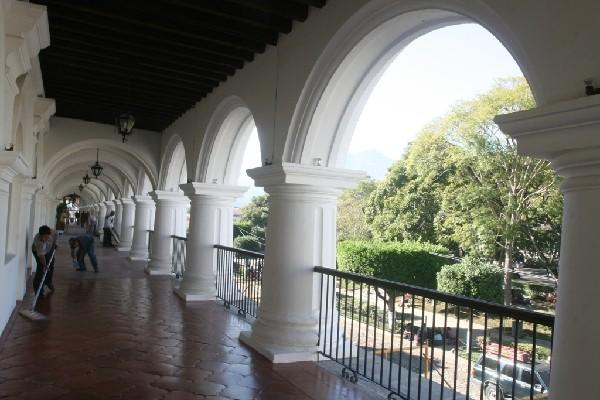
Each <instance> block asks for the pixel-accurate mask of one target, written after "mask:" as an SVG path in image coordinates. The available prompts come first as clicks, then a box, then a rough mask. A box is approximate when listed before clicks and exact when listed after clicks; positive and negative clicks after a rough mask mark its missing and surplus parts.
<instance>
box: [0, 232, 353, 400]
mask: <svg viewBox="0 0 600 400" xmlns="http://www.w3.org/2000/svg"><path fill="white" fill-rule="evenodd" d="M62 243H63V245H62V248H61V249H60V251H59V253H58V263H57V269H56V273H55V276H54V285H55V287H56V291H55V293H53V294H51V295H48V296H47V297H46V298H44V299H43V301H42V303H41V304H40V306H39V307H38V310H39V311H41V312H43V313H44V314H46V315H48V316H49V317H50V320H49V321H47V322H31V321H29V320H26V319H24V318H22V317H20V316H17V319H16V321H15V323H14V325H13V326H12V328H11V330H10V331H9V333H8V339H7V341H6V343H5V344H4V346H3V348H1V349H0V398H2V399H5V398H8V399H78V400H94V399H144V400H149V399H362V398H365V397H363V395H362V394H361V393H360V392H359V391H357V388H355V387H354V386H353V385H351V384H349V383H346V382H344V381H342V380H340V379H339V378H338V377H337V376H334V375H331V374H329V373H328V372H326V371H324V370H322V369H320V368H319V367H318V366H316V365H315V364H313V363H296V364H288V365H272V364H271V363H269V362H267V361H266V360H265V359H263V358H262V357H261V356H260V355H258V354H257V353H254V352H253V351H252V350H250V349H249V348H247V347H245V346H243V345H242V344H240V342H239V341H238V339H237V338H238V334H239V332H240V331H241V330H246V329H248V328H249V324H248V323H247V322H246V321H245V320H244V319H242V318H240V317H238V316H237V315H235V314H234V313H231V312H228V311H226V310H225V309H224V308H223V307H222V306H221V305H219V304H217V303H216V302H202V303H200V304H191V305H190V304H188V305H185V304H184V303H182V302H181V301H180V300H179V299H178V298H177V297H175V296H174V295H173V293H172V288H173V282H172V280H171V278H169V277H152V278H149V277H147V276H146V275H145V274H144V273H143V264H142V263H132V262H129V261H127V260H126V258H125V256H124V255H123V254H122V253H121V254H120V253H117V252H115V251H114V250H112V249H102V248H101V247H98V256H99V263H100V273H99V274H94V273H93V272H91V271H88V272H76V271H74V270H73V269H72V267H71V266H70V260H69V257H68V253H67V249H66V245H65V243H66V240H65V239H63V240H62ZM90 267H91V266H89V265H88V268H90ZM90 269H91V268H90ZM29 304H30V298H29V297H28V298H27V299H25V301H24V305H25V306H28V305H29Z"/></svg>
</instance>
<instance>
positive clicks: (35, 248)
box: [31, 225, 58, 295]
mask: <svg viewBox="0 0 600 400" xmlns="http://www.w3.org/2000/svg"><path fill="white" fill-rule="evenodd" d="M57 247H58V245H57V235H56V232H54V231H52V229H50V227H49V226H47V225H42V226H40V228H39V229H38V234H37V235H35V237H34V238H33V244H32V245H31V251H32V252H33V257H34V258H35V262H36V264H37V267H36V269H35V276H34V277H33V290H34V291H36V292H37V290H38V288H39V287H40V284H41V285H42V291H41V292H40V295H43V294H44V288H43V285H46V287H48V289H50V290H51V291H54V285H53V284H52V274H53V273H54V260H52V262H51V263H50V258H51V257H52V252H53V250H54V249H56V248H57ZM48 263H50V265H48ZM48 268H49V270H48V273H47V274H46V279H45V280H44V282H42V277H43V276H44V272H45V271H46V270H47V269H48Z"/></svg>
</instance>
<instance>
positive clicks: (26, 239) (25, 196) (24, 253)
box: [16, 180, 37, 299]
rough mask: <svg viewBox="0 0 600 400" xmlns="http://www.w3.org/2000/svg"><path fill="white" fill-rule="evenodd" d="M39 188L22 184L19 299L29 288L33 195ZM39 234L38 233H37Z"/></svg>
mask: <svg viewBox="0 0 600 400" xmlns="http://www.w3.org/2000/svg"><path fill="white" fill-rule="evenodd" d="M36 188H37V184H36V183H33V182H31V180H26V181H25V182H23V183H22V184H21V199H20V203H21V209H20V213H19V220H18V221H19V223H18V226H17V228H18V229H19V233H18V237H19V240H18V246H17V249H16V250H17V256H18V257H19V276H18V278H17V298H19V299H22V298H23V296H25V293H26V290H27V287H26V282H27V270H28V268H29V265H30V264H31V258H32V257H31V242H32V241H33V237H34V234H33V232H32V224H31V218H32V217H33V215H32V213H31V209H32V207H31V203H32V200H33V193H34V192H35V190H36ZM36 233H37V232H36Z"/></svg>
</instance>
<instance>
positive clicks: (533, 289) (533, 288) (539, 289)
mask: <svg viewBox="0 0 600 400" xmlns="http://www.w3.org/2000/svg"><path fill="white" fill-rule="evenodd" d="M554 291H555V289H554V288H553V287H552V286H547V285H536V284H534V283H526V284H524V285H523V292H524V293H525V295H526V296H527V297H529V298H531V299H537V300H544V299H545V298H546V294H548V293H554Z"/></svg>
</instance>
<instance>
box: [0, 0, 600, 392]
mask: <svg viewBox="0 0 600 400" xmlns="http://www.w3.org/2000/svg"><path fill="white" fill-rule="evenodd" d="M17 3H20V2H16V3H15V4H17ZM13 7H17V8H19V10H20V8H21V7H23V6H22V5H21V4H19V5H17V6H14V5H13ZM522 7H524V9H523V10H522V11H523V13H522V15H537V16H538V18H537V19H535V18H530V19H528V20H527V21H526V22H524V21H523V20H521V19H520V18H519V17H518V16H515V14H514V13H513V12H512V9H511V7H510V4H506V3H502V2H496V1H493V0H478V1H472V2H464V1H460V0H446V1H442V0H428V1H426V2H423V1H417V0H373V1H362V0H361V1H355V2H347V1H344V0H331V1H330V2H329V4H328V6H327V7H324V8H323V9H322V10H319V11H317V12H315V13H314V15H311V18H310V19H309V20H308V21H307V22H306V23H305V24H301V25H299V26H298V27H297V29H295V30H294V32H293V33H292V34H290V35H288V36H286V37H282V38H281V40H280V42H279V44H278V46H277V47H271V48H268V49H267V50H266V51H265V53H264V54H262V55H260V56H258V57H257V58H256V59H255V60H254V61H253V62H251V63H248V64H247V65H246V66H245V67H244V68H243V69H242V70H240V71H238V73H236V74H235V75H234V76H232V77H230V78H229V79H228V80H227V82H225V83H223V84H222V85H221V86H220V87H218V88H217V89H216V90H215V91H214V92H213V93H211V95H210V96H208V97H207V98H206V99H204V100H203V101H202V102H201V103H198V104H197V105H196V106H195V107H193V108H192V109H190V110H189V111H188V112H186V113H185V114H184V115H182V116H181V117H180V118H179V119H178V120H176V121H174V122H173V124H172V125H171V126H170V127H169V128H167V129H166V130H165V131H164V132H160V133H159V132H137V133H136V135H137V136H138V138H135V137H134V138H132V142H131V143H130V144H125V145H122V144H120V143H118V142H117V141H115V140H114V138H113V139H110V135H111V134H112V132H111V129H110V127H98V126H95V125H98V124H95V125H94V126H92V125H86V124H87V123H84V122H82V121H79V122H77V121H76V122H73V121H66V120H65V119H61V118H52V120H51V121H50V123H48V120H49V119H50V116H51V115H52V113H53V107H54V105H53V103H52V102H51V101H50V100H48V99H44V98H42V97H39V94H41V92H40V91H39V90H38V93H35V96H32V95H31V94H32V93H34V92H35V90H34V88H35V83H36V77H35V74H34V73H31V74H30V76H31V81H30V82H31V83H29V81H28V80H27V78H25V79H23V78H22V76H23V73H21V74H18V75H17V76H16V77H15V79H14V80H13V81H11V82H13V84H12V86H11V85H5V86H4V87H3V88H2V89H3V90H4V92H5V93H9V94H10V93H12V92H18V91H19V90H23V91H26V90H29V91H30V92H31V93H30V96H29V97H27V96H25V97H23V96H21V97H19V96H16V93H15V95H13V96H12V97H11V96H10V95H5V96H3V105H2V110H3V111H4V112H5V118H4V119H3V131H2V136H1V138H2V142H3V143H4V144H5V146H6V148H9V147H11V146H12V144H13V143H14V148H15V149H16V150H17V151H16V152H14V153H12V154H10V156H11V157H12V158H10V157H9V156H7V154H6V152H4V153H3V154H2V156H1V157H2V158H1V160H2V165H3V170H2V171H8V170H9V169H10V171H14V172H15V173H13V174H12V175H10V176H9V177H8V178H5V177H6V176H7V175H6V173H3V175H1V176H2V179H4V180H3V181H2V182H6V183H3V185H4V186H2V187H1V188H0V189H2V188H3V189H2V190H0V201H2V203H3V204H7V207H4V208H3V207H0V222H3V221H7V225H8V226H9V228H8V232H13V230H12V229H13V225H14V224H15V222H14V221H16V220H18V217H19V216H22V215H24V214H25V213H26V212H27V211H29V214H30V215H29V217H28V218H26V219H25V220H27V221H31V223H29V224H28V227H27V228H26V229H23V230H21V231H20V232H21V234H22V235H24V236H26V235H29V236H30V235H31V234H32V227H34V226H36V225H38V224H40V223H42V222H47V223H50V222H51V221H52V217H53V216H52V214H53V208H54V207H55V205H56V203H57V200H58V199H59V198H61V197H62V196H64V195H66V194H68V193H70V192H72V191H74V190H75V187H76V185H77V184H78V182H79V178H78V177H79V176H81V175H83V174H84V173H85V171H87V170H88V167H89V165H91V163H92V162H93V161H94V160H95V155H96V151H98V152H99V154H100V161H101V162H102V163H103V165H105V170H104V174H103V175H102V176H101V177H100V178H99V179H95V180H93V181H92V183H91V184H89V185H87V186H86V187H85V189H84V190H83V191H82V192H81V198H82V203H83V209H84V210H89V211H91V212H93V213H95V214H96V215H97V216H98V219H99V222H100V226H99V228H100V227H101V224H102V221H103V219H104V218H103V217H104V216H105V215H106V213H107V212H109V211H112V210H114V211H115V215H116V226H115V228H116V230H117V233H118V234H119V239H120V244H119V250H120V251H128V252H129V256H130V257H131V258H132V259H147V258H148V240H149V235H148V231H150V230H153V234H152V257H151V259H150V261H149V263H148V267H147V272H148V273H149V274H151V275H155V274H167V273H169V271H170V246H169V241H168V240H166V239H168V238H169V237H170V236H171V235H184V234H186V228H187V227H186V225H187V223H186V219H187V213H188V211H187V210H188V208H189V214H190V217H189V218H190V220H189V233H187V242H188V246H187V259H186V274H185V276H184V279H183V281H182V282H181V285H180V287H179V288H178V289H177V294H178V295H179V296H180V297H182V298H183V299H184V300H186V301H201V300H208V299H213V298H214V295H215V288H214V280H215V271H214V266H215V255H214V250H213V246H214V245H215V244H223V245H231V242H232V223H233V204H234V201H235V199H236V198H237V197H239V196H241V195H242V194H243V193H244V191H245V190H246V188H243V187H239V186H237V175H238V174H239V173H240V171H239V169H240V162H241V155H242V154H243V150H244V147H245V142H246V141H247V139H248V135H249V132H250V131H251V128H252V127H253V126H256V128H257V130H258V134H259V140H260V144H261V159H262V160H263V165H262V166H260V167H258V168H255V169H252V170H249V171H248V174H249V175H250V177H251V178H253V179H254V181H255V183H256V185H257V186H262V187H264V188H265V191H266V192H267V193H268V194H269V195H270V197H269V207H270V209H269V212H270V215H269V222H268V235H267V247H266V253H265V266H264V276H263V287H262V300H261V301H262V302H261V306H260V309H259V312H258V316H257V319H256V321H255V322H254V324H253V326H252V329H251V331H249V332H245V333H243V334H242V336H241V340H243V341H244V342H245V343H247V344H249V345H250V346H251V347H253V348H255V349H256V350H258V351H259V352H261V353H262V354H263V355H265V356H266V357H268V358H270V359H271V360H273V361H275V362H287V361H296V360H313V359H315V358H316V346H315V343H316V337H317V330H316V328H317V322H318V321H317V306H318V296H319V295H320V294H319V293H318V290H317V289H316V288H317V287H318V282H317V281H316V280H315V277H314V274H313V272H312V268H313V267H314V266H316V265H323V266H327V267H333V266H334V265H335V224H336V201H337V197H338V196H339V194H340V193H341V192H342V191H343V190H344V189H347V188H351V187H353V186H354V185H355V184H356V183H357V182H358V181H360V180H361V179H363V178H364V174H363V173H361V172H357V171H349V170H343V169H340V168H339V166H340V165H342V164H343V160H344V157H345V154H346V152H347V148H348V145H349V142H350V139H351V135H352V131H353V128H354V126H355V124H356V118H357V117H358V115H359V114H360V110H361V108H362V106H363V105H364V103H365V101H366V99H367V98H368V95H369V93H370V91H371V90H372V89H373V86H374V84H375V82H376V81H377V79H378V77H379V76H380V75H381V73H382V72H383V71H384V70H385V67H386V66H387V65H388V64H389V62H390V60H391V59H392V58H393V56H394V55H395V54H397V53H398V52H399V51H401V50H402V48H404V47H405V46H406V45H408V44H409V43H410V42H411V41H412V40H414V39H415V38H417V37H419V36H421V35H423V34H425V33H427V32H430V31H432V30H434V29H437V28H440V27H443V26H448V25H452V24H458V23H468V22H475V23H479V24H481V25H482V26H484V27H485V28H486V29H488V30H489V31H490V32H492V33H493V34H494V35H495V36H496V37H497V38H498V39H499V40H500V41H501V42H502V43H503V44H504V45H505V47H506V48H507V49H508V51H509V52H510V53H511V54H512V55H513V57H514V58H515V60H516V61H517V63H518V64H519V65H520V67H521V69H522V71H523V73H524V75H525V76H526V78H527V80H528V82H529V84H530V87H531V88H532V91H533V93H534V96H535V98H536V101H537V104H538V108H536V109H534V110H531V111H526V112H522V113H516V114H511V115H505V116H501V117H498V119H497V122H498V124H499V125H500V127H501V128H502V129H503V130H504V132H506V133H508V134H510V135H512V136H513V137H515V138H516V139H517V141H518V145H519V151H520V152H521V153H522V154H528V155H532V156H535V157H542V158H546V159H549V160H551V161H552V163H553V165H554V167H555V168H556V170H557V173H558V174H560V175H561V176H563V177H564V181H563V191H564V193H565V217H564V218H565V220H564V225H563V236H562V240H563V242H562V251H561V257H562V258H561V283H560V288H559V298H558V306H557V320H556V321H557V323H556V327H555V339H554V346H555V347H554V352H553V368H552V382H553V396H556V397H555V398H568V397H573V398H584V396H587V397H590V396H591V397H590V398H593V397H594V394H598V389H597V388H595V387H593V384H592V382H594V379H593V377H591V376H590V374H591V371H593V370H594V368H593V367H592V366H591V364H590V368H587V369H586V368H580V369H579V371H583V372H578V373H573V372H572V371H571V369H572V367H573V366H574V365H581V363H582V362H584V361H583V360H586V359H594V358H596V357H590V355H589V354H588V353H589V351H590V349H593V348H596V346H595V345H594V343H593V335H590V332H595V331H597V328H600V322H598V321H595V320H587V319H586V321H585V323H584V322H582V321H579V320H577V318H575V316H572V311H573V310H579V311H580V312H582V313H587V314H589V315H592V314H593V313H594V310H595V308H594V307H595V304H596V303H597V302H594V301H592V300H591V299H593V298H594V297H595V296H594V293H595V290H596V287H597V283H598V282H600V272H599V271H598V269H597V268H596V269H593V268H590V263H591V264H593V263H594V260H595V252H594V250H595V248H597V247H598V246H599V245H600V235H599V233H600V232H598V229H599V228H598V227H599V226H600V214H599V213H598V211H597V204H598V201H599V200H600V186H599V185H598V182H599V178H600V176H599V175H600V173H599V171H600V170H598V165H600V142H599V141H598V139H597V137H598V135H597V134H596V132H597V130H598V125H599V123H600V101H599V100H597V97H584V96H583V95H582V92H581V84H580V83H581V80H582V79H583V78H588V77H590V76H594V75H598V70H597V65H598V63H597V61H599V60H600V56H597V55H593V56H590V55H589V52H588V51H586V50H585V49H586V48H589V44H590V43H588V42H589V40H590V39H589V37H593V36H594V32H595V31H594V30H597V29H598V28H595V27H594V26H595V25H594V24H593V23H590V24H588V25H586V24H585V23H584V22H583V21H587V19H589V18H590V17H589V15H593V13H589V12H583V11H581V12H580V11H577V10H575V11H574V12H577V13H579V14H577V16H578V17H579V18H580V19H581V21H582V22H581V24H580V26H579V27H578V28H579V29H581V32H582V33H581V34H580V35H579V36H578V37H579V38H580V39H581V41H580V42H578V43H573V41H571V40H569V39H568V35H567V33H568V32H569V29H570V28H569V27H571V28H572V25H569V24H568V23H567V22H564V23H562V24H561V21H562V19H561V15H566V14H568V13H567V11H573V10H567V9H564V7H567V6H563V5H559V6H557V7H555V8H548V9H544V10H542V9H540V8H539V7H537V6H535V5H533V4H529V5H522ZM561 7H563V8H561ZM567 8H568V7H567ZM15 10H16V9H14V10H12V11H10V10H8V11H6V10H5V11H4V12H5V13H6V15H4V18H7V15H8V13H11V12H14V11H15ZM20 11H23V10H20ZM35 11H38V13H40V12H41V13H42V14H41V15H42V16H41V17H40V19H41V21H42V22H40V24H41V25H43V20H44V17H43V10H42V11H40V10H38V9H36V10H35ZM26 12H32V11H31V10H26ZM36 15H37V14H36ZM549 21H553V23H554V26H553V30H552V32H550V31H549V30H548V29H550V28H548V27H547V26H546V25H544V24H548V23H549ZM46 28H47V27H46ZM37 31H38V32H39V31H42V32H43V31H44V30H43V29H41V30H40V29H38V30H37ZM540 32H542V33H540ZM596 33H597V32H596ZM544 34H547V35H548V37H552V38H553V39H554V42H552V44H549V43H550V41H544V40H542V39H540V37H543V36H544ZM559 34H562V35H564V38H561V37H557V36H556V35H559ZM595 36H597V35H595ZM38 42H39V43H40V46H44V45H46V46H47V45H48V43H47V40H46V42H44V40H38ZM38 47H39V46H38ZM38 51H39V50H38ZM584 55H585V56H586V57H584ZM36 56H37V53H35V52H33V53H32V54H31V57H30V59H31V58H33V59H35V57H36ZM10 57H11V55H10V54H8V56H7V60H8V61H7V65H8V64H10V62H12V61H11V60H12V58H10ZM573 57H579V58H578V59H579V60H580V61H581V62H579V63H576V65H575V64H573V63H570V62H569V60H568V59H569V58H573ZM34 64H35V63H34ZM11 65H12V64H11ZM34 67H35V65H34ZM24 68H25V67H22V68H21V69H24ZM38 69H39V68H38ZM15 70H16V67H15ZM34 70H35V68H34ZM10 71H11V72H10V73H13V74H14V73H15V72H14V70H13V68H11V69H10ZM27 75H28V76H29V74H27ZM19 77H21V78H19ZM557 77H560V79H557ZM597 77H600V76H597ZM436 78H439V79H444V77H436ZM38 80H39V78H38ZM577 85H579V86H577ZM27 88H31V89H27ZM11 90H12V92H11ZM23 93H25V92H23ZM598 97H600V96H598ZM32 98H33V99H32ZM28 102H29V103H28ZM17 103H22V104H20V105H17ZM8 114H10V118H6V116H7V115H8ZM17 114H19V115H21V114H23V115H28V118H29V121H28V122H27V121H21V119H22V118H21V117H14V116H15V115H17ZM9 120H10V123H9V122H7V121H9ZM75 126H78V127H86V129H85V130H84V131H82V133H81V135H83V137H82V139H81V140H73V135H70V136H69V135H66V134H65V132H66V131H68V130H69V129H73V127H75ZM86 135H87V136H86ZM134 136H135V135H134ZM64 137H69V138H70V139H69V140H68V141H67V140H66V139H64ZM61 138H62V139H61ZM48 139H56V143H50V142H49V141H48ZM61 140H62V141H61ZM67 142H68V143H67ZM36 146H37V148H38V150H37V151H36V150H35V149H36ZM53 146H54V147H53ZM9 158H10V160H12V161H10V160H9ZM5 160H9V161H10V163H9V161H6V162H5ZM33 161H35V163H34V162H33ZM5 165H9V167H4V166H5ZM34 165H38V166H43V167H44V169H43V171H41V170H40V169H39V168H38V170H37V171H35V168H34ZM17 193H18V194H17ZM2 196H4V197H2ZM16 196H18V200H13V198H16ZM9 197H10V199H9ZM23 198H27V199H29V200H28V202H26V203H24V205H23V206H22V207H21V206H19V207H17V204H20V203H21V199H23ZM3 210H8V212H6V211H3ZM21 212H23V214H21ZM2 234H3V233H0V235H2ZM2 239H5V238H3V236H0V243H2V242H3V241H6V242H7V247H6V249H8V250H5V249H2V250H1V251H0V260H3V259H4V255H5V253H6V254H9V253H10V254H12V253H13V252H16V249H13V247H14V246H13V244H11V243H13V242H12V241H11V239H9V240H2ZM11 246H13V247H11ZM22 256H23V257H25V255H22ZM19 279H21V284H20V285H19V286H20V287H21V291H23V289H24V286H23V282H24V279H22V277H21V278H19ZM0 282H2V280H1V279H0ZM0 293H3V292H2V291H0ZM14 296H15V298H18V296H19V295H18V294H15V295H14ZM573 343H580V344H581V346H580V347H578V348H577V347H576V346H573ZM596 353H597V351H596ZM595 355H599V354H595ZM570 371H571V372H570ZM586 371H589V373H588V372H586ZM555 388H556V389H555ZM574 391H575V392H577V393H575V392H574Z"/></svg>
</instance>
